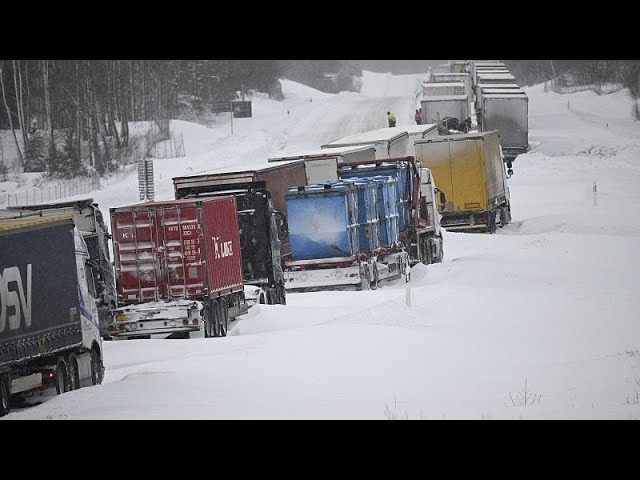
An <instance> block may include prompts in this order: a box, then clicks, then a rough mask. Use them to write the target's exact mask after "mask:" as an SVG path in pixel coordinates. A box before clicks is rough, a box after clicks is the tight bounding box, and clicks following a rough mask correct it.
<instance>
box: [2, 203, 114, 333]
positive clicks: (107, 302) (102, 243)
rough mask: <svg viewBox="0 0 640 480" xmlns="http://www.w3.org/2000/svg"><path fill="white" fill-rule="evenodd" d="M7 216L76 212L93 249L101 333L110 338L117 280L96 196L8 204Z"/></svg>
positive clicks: (89, 246) (76, 221)
mask: <svg viewBox="0 0 640 480" xmlns="http://www.w3.org/2000/svg"><path fill="white" fill-rule="evenodd" d="M0 212H1V213H0V216H6V217H19V218H20V217H32V216H39V217H46V216H58V215H72V216H73V220H74V221H75V224H76V227H78V230H79V231H80V234H81V235H82V237H83V238H84V241H85V243H86V244H87V248H88V249H89V256H90V265H91V269H92V272H93V275H92V277H93V281H94V283H95V291H96V292H97V293H98V317H99V319H100V335H101V336H102V338H104V339H109V322H110V318H111V315H110V311H111V310H112V309H114V308H115V307H116V281H115V277H114V274H113V264H112V263H111V257H110V255H109V239H110V238H111V235H110V234H109V229H108V227H107V225H106V224H105V223H104V217H103V215H102V212H101V211H100V209H99V208H98V204H97V203H95V202H94V201H93V199H92V198H85V199H81V200H72V201H69V202H59V203H46V204H45V203H41V204H35V205H23V206H13V207H8V208H7V209H6V210H4V211H0Z"/></svg>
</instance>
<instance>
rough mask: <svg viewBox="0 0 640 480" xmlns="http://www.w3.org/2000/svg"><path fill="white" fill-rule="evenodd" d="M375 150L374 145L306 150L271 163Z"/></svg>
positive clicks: (278, 157)
mask: <svg viewBox="0 0 640 480" xmlns="http://www.w3.org/2000/svg"><path fill="white" fill-rule="evenodd" d="M371 148H374V147H373V145H362V146H353V147H334V148H322V149H319V150H306V151H303V152H295V153H289V154H286V155H282V156H274V157H269V159H268V161H269V162H285V161H288V160H299V159H304V158H310V157H331V156H338V155H344V154H347V153H353V152H363V151H365V150H369V149H371Z"/></svg>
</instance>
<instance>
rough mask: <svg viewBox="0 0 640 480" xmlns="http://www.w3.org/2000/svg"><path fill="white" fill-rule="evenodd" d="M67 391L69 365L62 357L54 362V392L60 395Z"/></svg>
mask: <svg viewBox="0 0 640 480" xmlns="http://www.w3.org/2000/svg"><path fill="white" fill-rule="evenodd" d="M68 391H69V367H68V366H67V361H66V360H65V359H64V357H59V358H58V361H57V362H56V393H57V394H58V395H62V394H63V393H66V392H68Z"/></svg>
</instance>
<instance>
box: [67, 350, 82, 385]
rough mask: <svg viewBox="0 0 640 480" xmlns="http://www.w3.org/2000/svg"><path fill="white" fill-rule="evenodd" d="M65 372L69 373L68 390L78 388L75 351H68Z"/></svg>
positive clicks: (78, 377)
mask: <svg viewBox="0 0 640 480" xmlns="http://www.w3.org/2000/svg"><path fill="white" fill-rule="evenodd" d="M67 373H68V375H69V391H71V390H77V389H79V388H80V371H79V370H78V361H77V360H76V355H75V353H70V354H69V358H68V359H67Z"/></svg>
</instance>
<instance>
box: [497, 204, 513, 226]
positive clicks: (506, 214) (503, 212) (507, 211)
mask: <svg viewBox="0 0 640 480" xmlns="http://www.w3.org/2000/svg"><path fill="white" fill-rule="evenodd" d="M510 222H511V207H510V206H509V205H507V206H505V207H502V208H501V209H500V226H501V227H502V226H504V225H507V224H509V223H510Z"/></svg>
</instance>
